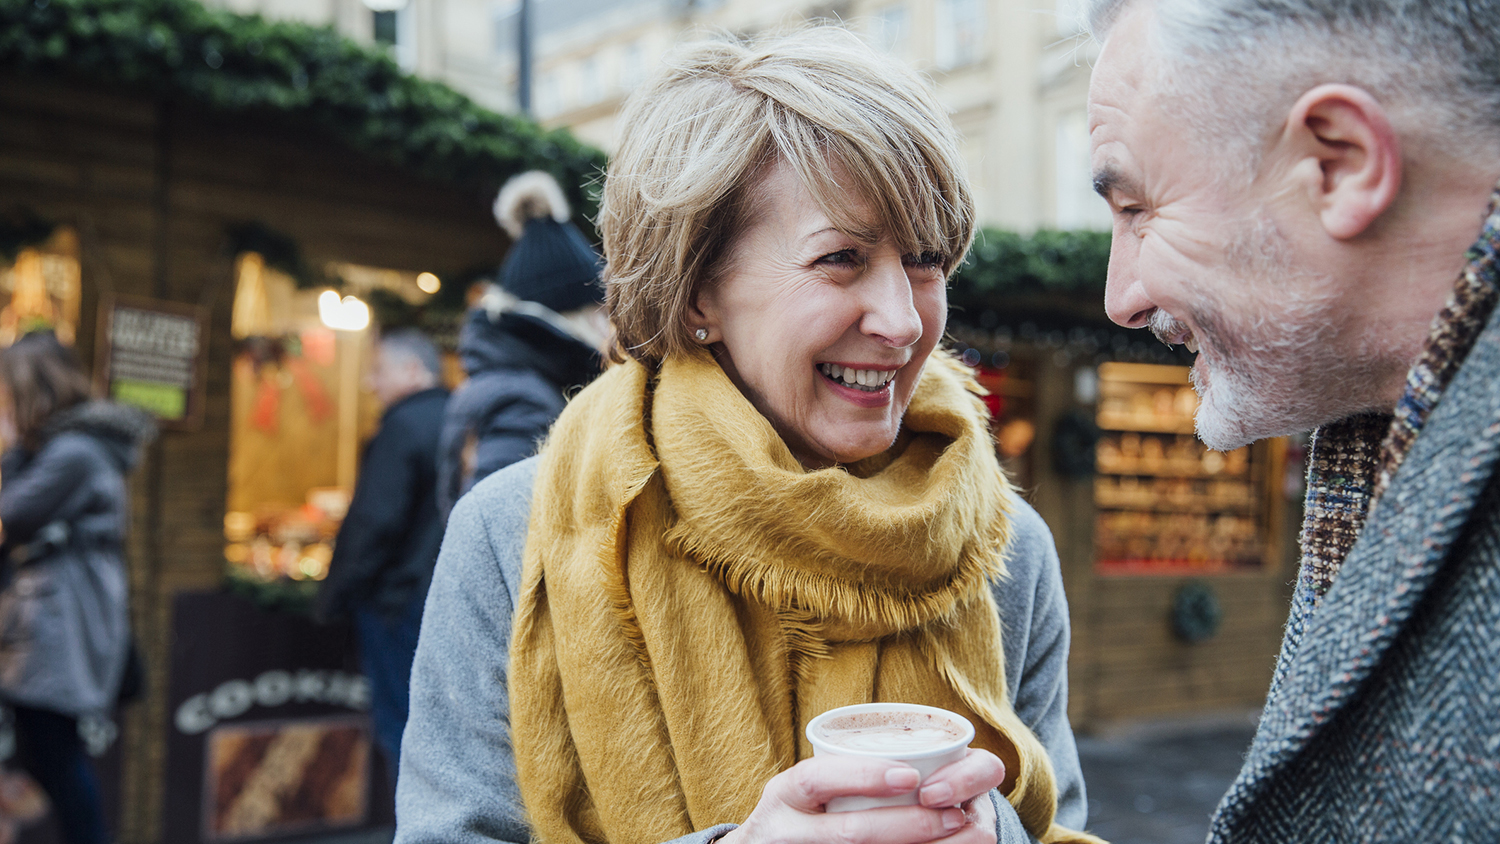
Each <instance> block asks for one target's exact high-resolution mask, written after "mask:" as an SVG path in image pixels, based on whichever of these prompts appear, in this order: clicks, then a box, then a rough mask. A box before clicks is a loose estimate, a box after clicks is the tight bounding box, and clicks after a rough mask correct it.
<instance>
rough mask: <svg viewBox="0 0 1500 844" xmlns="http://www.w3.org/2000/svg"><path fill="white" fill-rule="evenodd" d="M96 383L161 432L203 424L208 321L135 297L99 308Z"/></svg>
mask: <svg viewBox="0 0 1500 844" xmlns="http://www.w3.org/2000/svg"><path fill="white" fill-rule="evenodd" d="M98 349H99V352H98V357H99V361H98V368H97V372H98V375H99V378H100V379H102V380H103V381H104V385H105V388H106V392H107V394H108V395H109V397H110V398H112V399H114V400H115V401H117V402H120V403H122V404H128V405H133V406H135V407H140V408H143V409H145V410H149V411H150V412H151V413H153V414H154V415H155V416H156V418H157V420H158V421H159V422H160V424H161V426H162V427H163V428H168V429H172V430H191V429H194V428H197V427H198V425H199V424H200V423H201V422H202V420H203V391H204V384H205V380H204V379H205V376H206V370H205V360H206V355H207V353H208V320H207V317H206V315H205V313H204V310H203V309H202V308H197V307H194V306H192V305H184V304H180V303H177V302H162V301H157V300H154V299H142V298H138V297H134V296H110V297H106V298H105V299H104V301H103V302H101V303H100V306H99V343H98Z"/></svg>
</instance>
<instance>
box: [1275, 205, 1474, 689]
mask: <svg viewBox="0 0 1500 844" xmlns="http://www.w3.org/2000/svg"><path fill="white" fill-rule="evenodd" d="M1497 253H1500V185H1497V186H1496V188H1495V191H1494V193H1492V194H1491V196H1490V206H1489V210H1488V211H1487V212H1486V213H1485V220H1484V226H1483V228H1482V229H1481V231H1480V233H1479V239H1478V240H1477V241H1475V243H1474V245H1473V246H1471V247H1469V251H1468V253H1467V254H1466V255H1465V256H1464V257H1465V260H1466V264H1465V266H1464V269H1463V272H1461V273H1459V276H1458V281H1457V282H1455V284H1454V287H1453V292H1452V293H1451V294H1450V295H1449V297H1448V301H1447V303H1446V304H1444V306H1443V308H1442V310H1440V311H1438V313H1437V316H1435V317H1434V318H1433V321H1432V328H1431V330H1430V332H1429V333H1428V337H1427V345H1426V347H1425V348H1424V349H1423V352H1422V355H1421V357H1419V358H1418V359H1417V362H1416V365H1414V366H1413V367H1412V368H1411V371H1409V372H1408V373H1407V375H1406V389H1405V392H1404V393H1403V394H1402V396H1401V400H1400V401H1398V402H1397V403H1396V407H1395V411H1394V413H1378V414H1362V415H1358V416H1353V417H1350V418H1348V419H1344V420H1341V421H1338V422H1334V423H1332V424H1329V425H1324V426H1322V427H1321V428H1319V429H1318V430H1317V431H1315V432H1314V433H1313V439H1312V442H1311V444H1310V448H1309V456H1308V466H1307V499H1306V516H1305V518H1304V520H1303V522H1302V566H1301V573H1300V575H1299V576H1298V580H1297V589H1296V593H1295V595H1294V598H1293V606H1292V614H1291V618H1290V619H1289V620H1288V622H1287V634H1286V637H1287V647H1286V649H1285V650H1284V651H1283V658H1282V659H1281V660H1280V661H1279V662H1278V666H1277V671H1276V677H1275V680H1273V682H1272V686H1273V688H1274V687H1275V686H1278V685H1280V681H1281V675H1282V671H1283V670H1284V666H1285V665H1286V663H1287V659H1286V657H1287V656H1289V655H1290V653H1291V651H1292V650H1294V649H1295V646H1296V643H1297V642H1298V641H1300V639H1301V635H1302V631H1303V629H1304V628H1305V627H1306V624H1307V620H1308V619H1309V618H1310V617H1311V616H1312V613H1313V611H1314V610H1316V609H1317V608H1318V605H1319V604H1320V603H1322V600H1323V596H1324V595H1325V594H1327V592H1328V589H1329V587H1330V586H1332V585H1333V581H1334V578H1336V577H1337V576H1338V572H1339V567H1340V566H1342V565H1343V563H1344V559H1345V558H1346V557H1348V556H1349V551H1350V549H1352V548H1353V547H1354V542H1355V540H1357V539H1358V538H1359V534H1360V531H1361V530H1363V529H1364V526H1365V519H1366V518H1367V517H1368V515H1369V513H1370V512H1371V510H1373V509H1374V505H1375V502H1376V501H1377V500H1378V499H1379V498H1380V495H1381V494H1382V493H1383V492H1385V490H1386V488H1387V487H1389V486H1390V482H1391V478H1392V477H1393V476H1394V475H1395V474H1396V470H1397V469H1398V468H1400V466H1401V461H1402V460H1404V459H1405V457H1406V454H1407V452H1408V451H1409V450H1410V449H1411V444H1412V442H1413V441H1414V440H1416V438H1417V434H1419V433H1421V431H1422V426H1423V425H1424V424H1425V423H1426V422H1427V418H1428V416H1429V415H1431V413H1432V409H1433V408H1434V407H1436V406H1437V403H1438V399H1440V398H1441V397H1442V395H1443V390H1444V388H1446V387H1447V386H1448V383H1449V382H1450V381H1452V380H1453V375H1454V374H1455V373H1457V372H1458V369H1459V367H1460V366H1462V365H1463V362H1464V358H1465V357H1467V356H1468V354H1469V350H1470V349H1471V348H1473V346H1474V341H1475V340H1476V339H1478V337H1479V334H1480V332H1481V331H1483V329H1484V326H1485V324H1486V323H1487V322H1488V321H1489V317H1490V313H1491V312H1492V311H1493V310H1494V309H1495V302H1496V300H1497V298H1500V257H1497Z"/></svg>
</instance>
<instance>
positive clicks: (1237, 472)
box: [1095, 466, 1250, 480]
mask: <svg viewBox="0 0 1500 844" xmlns="http://www.w3.org/2000/svg"><path fill="white" fill-rule="evenodd" d="M1095 472H1096V474H1100V475H1113V476H1119V477H1130V476H1132V475H1134V476H1138V477H1143V478H1144V477H1149V478H1182V479H1184V480H1242V479H1243V480H1248V479H1249V477H1250V471H1249V467H1248V466H1242V467H1240V468H1238V469H1233V470H1231V469H1227V468H1226V469H1223V470H1220V471H1218V472H1210V471H1208V470H1207V469H1184V468H1181V467H1175V466H1157V467H1155V468H1148V467H1146V466H1129V467H1122V466H1111V467H1108V468H1106V467H1104V466H1099V467H1098V468H1097V469H1096V470H1095Z"/></svg>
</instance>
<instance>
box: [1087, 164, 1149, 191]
mask: <svg viewBox="0 0 1500 844" xmlns="http://www.w3.org/2000/svg"><path fill="white" fill-rule="evenodd" d="M1116 190H1119V191H1121V192H1123V193H1128V194H1130V195H1132V196H1139V195H1140V188H1139V187H1138V186H1137V185H1136V183H1135V181H1134V180H1132V179H1130V178H1129V177H1128V176H1126V175H1125V174H1124V173H1121V172H1120V171H1119V169H1118V168H1116V167H1115V166H1114V165H1113V164H1106V165H1104V166H1103V167H1101V168H1099V169H1098V170H1097V171H1095V173H1094V193H1097V194H1099V195H1100V196H1102V197H1104V198H1105V199H1109V195H1110V194H1111V193H1113V192H1114V191H1116Z"/></svg>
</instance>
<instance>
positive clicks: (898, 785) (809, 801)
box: [766, 756, 918, 812]
mask: <svg viewBox="0 0 1500 844" xmlns="http://www.w3.org/2000/svg"><path fill="white" fill-rule="evenodd" d="M917 780H918V775H917V771H916V769H915V768H912V767H910V766H908V765H902V764H900V763H899V762H886V761H882V760H879V759H859V758H853V757H843V756H815V757H813V758H811V759H804V760H802V761H801V762H799V763H797V764H796V765H793V766H792V767H791V768H789V769H787V770H786V771H784V772H783V773H781V774H779V775H777V776H775V777H773V778H772V779H771V781H770V782H769V783H768V784H767V786H766V796H768V797H775V798H777V799H779V800H780V801H781V802H783V803H786V804H787V805H788V806H791V807H793V808H795V809H797V810H799V811H803V812H821V811H823V805H824V804H825V803H827V802H828V801H829V800H832V799H833V798H835V797H851V796H855V795H861V796H865V797H892V796H895V795H897V794H907V793H909V792H911V791H912V790H913V789H915V788H916V787H917Z"/></svg>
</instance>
